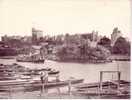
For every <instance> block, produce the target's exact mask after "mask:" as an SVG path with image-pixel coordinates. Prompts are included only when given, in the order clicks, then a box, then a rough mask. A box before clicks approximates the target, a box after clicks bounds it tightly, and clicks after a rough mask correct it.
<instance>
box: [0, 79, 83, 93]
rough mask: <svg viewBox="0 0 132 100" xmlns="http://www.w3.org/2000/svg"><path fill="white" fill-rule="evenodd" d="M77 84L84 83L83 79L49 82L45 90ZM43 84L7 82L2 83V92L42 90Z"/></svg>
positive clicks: (38, 82) (0, 83)
mask: <svg viewBox="0 0 132 100" xmlns="http://www.w3.org/2000/svg"><path fill="white" fill-rule="evenodd" d="M69 81H70V82H71V84H77V83H82V82H83V79H72V80H64V81H55V80H53V81H48V82H47V83H46V84H44V86H45V88H51V87H56V86H66V85H68V84H69ZM42 85H43V84H42V83H41V81H40V79H34V80H33V79H29V80H20V79H19V80H7V81H0V91H9V89H11V90H19V89H20V88H21V89H22V90H25V89H26V90H27V89H28V90H32V89H40V88H41V87H42Z"/></svg>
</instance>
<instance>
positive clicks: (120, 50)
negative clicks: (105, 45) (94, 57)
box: [113, 37, 130, 55]
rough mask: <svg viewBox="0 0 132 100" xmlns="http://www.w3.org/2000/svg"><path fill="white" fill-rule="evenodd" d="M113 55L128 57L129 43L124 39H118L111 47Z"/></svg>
mask: <svg viewBox="0 0 132 100" xmlns="http://www.w3.org/2000/svg"><path fill="white" fill-rule="evenodd" d="M113 53H114V54H129V55H130V43H129V42H128V41H126V39H125V38H124V37H119V38H118V39H117V40H116V42H115V44H114V46H113Z"/></svg>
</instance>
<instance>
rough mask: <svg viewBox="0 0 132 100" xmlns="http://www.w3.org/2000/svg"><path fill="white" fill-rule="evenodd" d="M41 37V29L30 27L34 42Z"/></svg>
mask: <svg viewBox="0 0 132 100" xmlns="http://www.w3.org/2000/svg"><path fill="white" fill-rule="evenodd" d="M41 37H43V31H41V30H38V29H35V28H32V42H33V43H35V44H36V42H37V41H38V40H39V39H40V38H41Z"/></svg>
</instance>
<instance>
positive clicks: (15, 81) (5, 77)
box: [0, 63, 83, 91]
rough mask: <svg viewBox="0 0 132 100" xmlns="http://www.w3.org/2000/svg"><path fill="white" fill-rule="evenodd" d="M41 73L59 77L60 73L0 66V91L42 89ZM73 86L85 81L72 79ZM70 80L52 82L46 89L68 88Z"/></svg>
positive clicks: (50, 69) (13, 65) (48, 83)
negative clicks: (44, 72) (45, 72)
mask: <svg viewBox="0 0 132 100" xmlns="http://www.w3.org/2000/svg"><path fill="white" fill-rule="evenodd" d="M40 71H47V72H48V75H49V77H50V76H58V75H59V73H60V72H59V71H58V70H55V69H52V68H42V69H30V68H26V67H24V66H21V65H18V64H16V63H14V64H12V65H4V64H0V91H10V89H11V90H12V91H13V90H27V89H28V90H32V89H40V88H41V87H42V82H41V80H40ZM70 82H71V84H76V83H81V82H83V79H75V78H73V79H70ZM68 84H69V80H56V79H54V80H51V81H48V82H47V83H46V84H45V88H49V87H55V86H66V85H68Z"/></svg>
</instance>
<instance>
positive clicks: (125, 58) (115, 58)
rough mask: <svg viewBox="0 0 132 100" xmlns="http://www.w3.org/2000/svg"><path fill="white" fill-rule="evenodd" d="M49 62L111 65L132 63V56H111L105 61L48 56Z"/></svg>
mask: <svg viewBox="0 0 132 100" xmlns="http://www.w3.org/2000/svg"><path fill="white" fill-rule="evenodd" d="M46 59H48V60H53V61H57V62H77V63H95V64H97V63H110V62H112V61H130V56H128V55H115V54H114V55H111V56H110V57H108V58H107V59H105V60H89V59H81V58H80V59H59V58H58V57H57V56H54V55H48V56H47V57H46Z"/></svg>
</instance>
